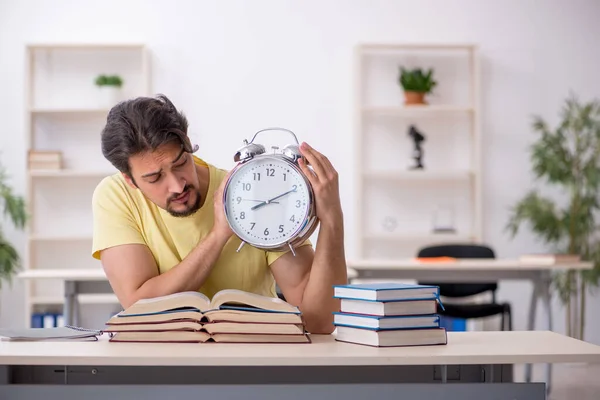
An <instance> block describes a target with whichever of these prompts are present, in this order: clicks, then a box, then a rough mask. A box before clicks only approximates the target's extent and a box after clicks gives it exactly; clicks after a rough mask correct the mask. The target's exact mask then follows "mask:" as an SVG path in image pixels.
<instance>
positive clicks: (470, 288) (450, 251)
mask: <svg viewBox="0 0 600 400" xmlns="http://www.w3.org/2000/svg"><path fill="white" fill-rule="evenodd" d="M418 257H454V258H459V259H460V258H496V256H495V254H494V251H493V250H492V249H491V248H489V247H487V246H482V245H473V244H445V245H436V246H428V247H424V248H422V249H420V250H419V252H418ZM419 283H421V284H424V285H436V286H439V287H440V296H443V297H447V298H460V297H468V296H474V295H477V294H481V293H485V292H491V293H492V301H491V302H490V303H482V304H446V303H443V305H444V310H442V308H441V307H440V306H439V305H438V313H439V314H441V315H446V316H448V317H451V318H461V319H475V318H485V317H490V316H494V315H500V316H501V322H500V323H501V328H500V330H509V331H510V330H512V312H511V306H510V303H497V302H496V290H497V289H498V284H497V283H496V282H481V283H433V282H419Z"/></svg>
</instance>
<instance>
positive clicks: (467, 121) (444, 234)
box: [354, 43, 482, 259]
mask: <svg viewBox="0 0 600 400" xmlns="http://www.w3.org/2000/svg"><path fill="white" fill-rule="evenodd" d="M354 63H355V65H354V66H355V105H354V107H355V112H354V114H355V121H354V124H355V142H354V148H355V157H354V162H355V165H356V171H357V173H356V174H355V177H356V178H355V184H354V187H355V194H356V196H355V207H356V208H355V212H356V219H355V220H356V225H355V234H356V251H357V254H356V256H357V257H358V258H359V259H394V258H397V259H404V258H406V257H414V256H415V255H416V254H417V251H418V249H419V248H421V247H424V246H427V245H432V244H438V243H448V242H452V243H464V242H474V241H480V240H481V237H482V204H481V201H482V200H481V160H480V158H481V149H480V146H481V140H480V136H481V133H480V126H479V125H480V104H479V102H480V100H479V96H480V94H479V92H480V88H479V86H480V83H479V79H480V78H479V61H478V55H477V46H475V45H472V44H451V45H443V44H439V45H438V44H423V45H421V44H394V43H381V44H377V43H371V44H361V45H358V46H357V47H356V49H355V60H354ZM401 65H403V66H405V67H407V68H415V67H421V68H423V69H425V70H426V69H428V68H433V69H434V78H435V79H436V80H437V82H438V85H437V86H436V88H435V89H434V93H433V94H430V95H427V96H426V101H427V102H428V104H426V105H405V104H404V91H403V89H402V87H401V86H400V84H399V82H398V73H399V67H400V66H401ZM411 125H414V126H416V128H417V130H418V131H419V132H420V133H422V134H424V135H425V141H424V142H422V143H421V146H422V147H423V149H424V155H423V163H424V165H425V168H424V169H423V170H413V169H411V166H412V165H413V164H414V163H415V161H414V159H413V158H412V157H413V148H414V144H413V143H414V142H413V140H412V139H411V138H410V137H409V136H408V130H409V127H410V126H411ZM436 213H437V215H438V217H437V219H438V222H443V219H446V220H449V222H451V223H452V226H453V227H454V228H455V229H454V231H451V232H448V231H439V232H437V231H434V222H435V219H436V217H435V216H436Z"/></svg>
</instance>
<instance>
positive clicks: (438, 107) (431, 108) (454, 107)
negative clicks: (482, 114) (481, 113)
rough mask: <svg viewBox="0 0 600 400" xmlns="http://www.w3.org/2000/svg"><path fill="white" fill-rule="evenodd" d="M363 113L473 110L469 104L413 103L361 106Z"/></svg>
mask: <svg viewBox="0 0 600 400" xmlns="http://www.w3.org/2000/svg"><path fill="white" fill-rule="evenodd" d="M362 110H363V113H365V114H368V115H388V116H397V115H409V114H435V113H470V112H473V111H474V108H473V107H471V106H460V105H444V104H440V105H414V106H399V107H383V106H381V107H379V106H376V107H363V109H362Z"/></svg>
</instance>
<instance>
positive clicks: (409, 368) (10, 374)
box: [0, 331, 600, 400]
mask: <svg viewBox="0 0 600 400" xmlns="http://www.w3.org/2000/svg"><path fill="white" fill-rule="evenodd" d="M311 338H312V343H311V344H297V345H288V344H268V345H262V344H216V343H204V344H173V343H171V344H169V343H165V344H144V343H110V342H108V340H107V339H106V338H104V339H101V340H100V341H98V342H37V343H32V342H22V343H18V342H0V392H2V393H5V395H6V396H8V397H10V398H12V396H15V397H14V398H17V397H16V396H17V394H19V395H20V397H23V398H25V399H28V398H37V397H36V396H42V395H43V396H44V398H45V399H54V398H71V397H73V398H86V399H103V400H105V399H107V398H111V399H118V398H134V396H135V398H138V395H144V396H145V395H148V396H149V398H157V399H158V398H161V399H163V398H176V397H177V398H182V397H183V396H186V395H194V393H195V394H196V395H197V394H198V393H202V398H229V399H237V398H240V399H242V398H243V399H247V398H260V399H271V398H273V399H275V398H276V399H282V398H286V399H301V398H302V399H306V398H310V397H312V396H318V397H319V398H325V397H327V398H344V399H364V398H374V399H375V398H397V397H398V393H402V398H403V399H413V398H414V399H417V398H418V399H420V400H422V399H424V398H427V399H441V398H444V399H459V398H460V399H464V398H486V399H492V398H493V399H500V398H510V399H528V400H531V399H533V400H536V399H544V398H545V383H543V382H535V383H514V382H512V376H511V370H510V365H511V364H519V363H573V362H577V363H600V346H596V345H593V344H589V343H586V342H582V341H579V340H575V339H572V338H569V337H566V336H563V335H559V334H557V333H554V332H548V331H520V332H519V331H513V332H448V345H446V346H422V347H397V348H374V347H368V346H362V345H355V344H349V343H340V342H336V341H335V340H334V336H333V335H311ZM2 384H4V386H2ZM117 385H118V386H117ZM165 396H166V397H165ZM384 396H385V397H384Z"/></svg>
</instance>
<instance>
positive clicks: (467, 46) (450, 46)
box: [359, 43, 477, 50]
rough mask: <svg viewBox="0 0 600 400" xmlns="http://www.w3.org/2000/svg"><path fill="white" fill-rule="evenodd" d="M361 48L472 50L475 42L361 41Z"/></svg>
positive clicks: (474, 47)
mask: <svg viewBox="0 0 600 400" xmlns="http://www.w3.org/2000/svg"><path fill="white" fill-rule="evenodd" d="M359 47H360V48H361V49H363V50H474V49H476V48H477V44H475V43H361V44H359Z"/></svg>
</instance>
